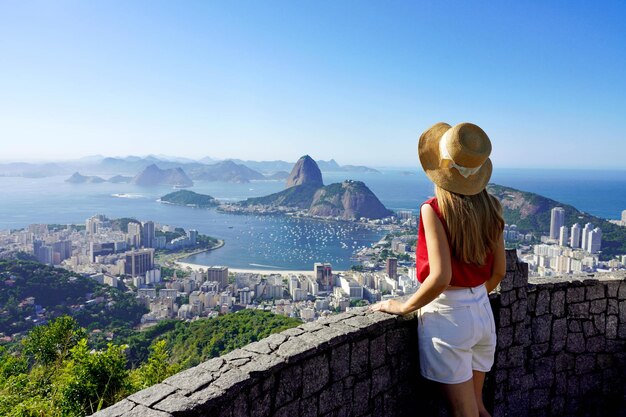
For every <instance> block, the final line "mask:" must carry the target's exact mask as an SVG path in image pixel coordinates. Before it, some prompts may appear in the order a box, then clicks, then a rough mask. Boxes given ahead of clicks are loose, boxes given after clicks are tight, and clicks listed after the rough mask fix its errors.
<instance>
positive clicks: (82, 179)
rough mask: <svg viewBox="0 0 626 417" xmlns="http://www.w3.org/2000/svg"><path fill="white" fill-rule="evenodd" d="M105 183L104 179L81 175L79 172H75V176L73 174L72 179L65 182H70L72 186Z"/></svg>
mask: <svg viewBox="0 0 626 417" xmlns="http://www.w3.org/2000/svg"><path fill="white" fill-rule="evenodd" d="M105 181H106V180H105V179H104V178H100V177H96V176H86V175H81V174H80V173H78V172H75V173H74V174H72V176H71V177H69V178H68V179H66V180H65V182H69V183H72V184H86V183H89V184H97V183H101V182H105Z"/></svg>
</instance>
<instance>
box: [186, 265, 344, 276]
mask: <svg viewBox="0 0 626 417" xmlns="http://www.w3.org/2000/svg"><path fill="white" fill-rule="evenodd" d="M176 265H178V266H179V267H181V268H183V269H187V268H191V270H192V271H199V270H201V269H202V270H206V269H207V265H199V264H192V263H189V262H180V261H177V262H176ZM228 272H234V273H236V274H260V275H276V274H280V275H308V276H313V275H314V272H313V270H287V269H248V268H230V267H229V268H228ZM339 272H344V271H335V270H333V273H339Z"/></svg>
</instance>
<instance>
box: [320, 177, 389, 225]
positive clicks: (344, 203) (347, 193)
mask: <svg viewBox="0 0 626 417" xmlns="http://www.w3.org/2000/svg"><path fill="white" fill-rule="evenodd" d="M309 214H311V215H315V216H324V217H341V218H342V219H346V220H353V219H359V218H361V217H367V218H368V219H379V218H382V217H388V216H391V215H393V212H391V211H390V210H387V209H386V208H385V206H384V205H383V203H381V202H380V200H379V199H378V197H376V195H374V193H373V192H372V191H371V190H370V189H369V188H368V187H367V185H365V184H364V183H363V182H361V181H353V180H346V181H344V182H342V183H335V184H330V185H327V186H326V187H322V188H320V189H319V190H317V192H316V193H315V195H314V196H313V201H312V203H311V207H310V209H309Z"/></svg>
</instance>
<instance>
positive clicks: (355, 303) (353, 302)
mask: <svg viewBox="0 0 626 417" xmlns="http://www.w3.org/2000/svg"><path fill="white" fill-rule="evenodd" d="M368 305H370V303H369V302H368V301H366V300H350V307H365V306H368Z"/></svg>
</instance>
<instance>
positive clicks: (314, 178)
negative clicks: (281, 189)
mask: <svg viewBox="0 0 626 417" xmlns="http://www.w3.org/2000/svg"><path fill="white" fill-rule="evenodd" d="M302 184H307V185H309V184H310V185H316V186H318V187H321V186H323V185H324V182H323V181H322V172H321V171H320V169H319V167H318V166H317V163H315V161H314V160H313V158H311V157H310V156H309V155H304V156H303V157H301V158H300V159H298V162H296V165H294V167H293V169H292V170H291V173H290V174H289V177H287V185H286V188H289V187H293V186H294V185H302Z"/></svg>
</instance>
